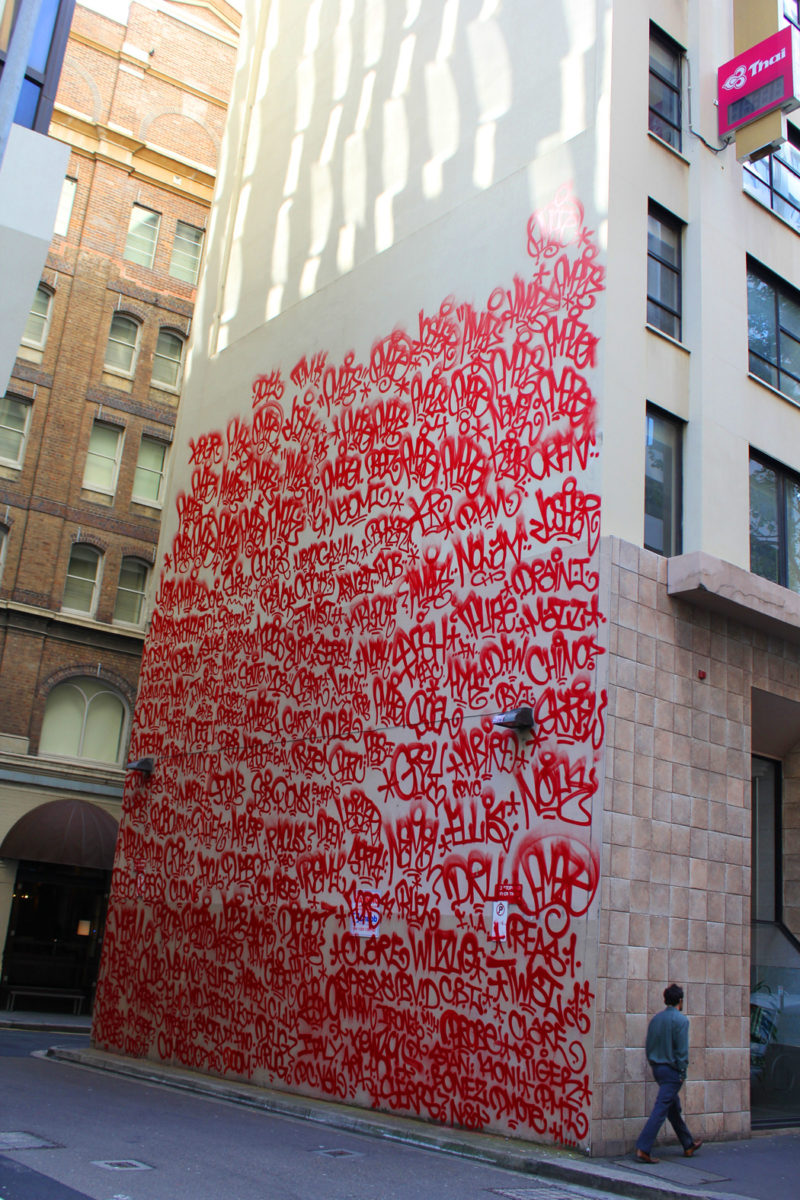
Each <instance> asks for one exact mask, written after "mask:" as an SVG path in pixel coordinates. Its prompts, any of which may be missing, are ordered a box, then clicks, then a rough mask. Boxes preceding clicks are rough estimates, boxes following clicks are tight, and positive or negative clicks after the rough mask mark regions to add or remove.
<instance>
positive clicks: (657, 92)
mask: <svg viewBox="0 0 800 1200" xmlns="http://www.w3.org/2000/svg"><path fill="white" fill-rule="evenodd" d="M650 112H651V122H650V128H651V129H652V127H653V123H652V116H653V115H654V114H657V115H658V116H660V117H664V119H665V120H666V121H668V122H669V124H670V125H671V126H675V125H677V124H678V123H679V121H680V115H681V113H680V102H679V98H678V93H677V92H675V91H673V90H672V88H670V87H668V86H667V85H666V84H665V83H662V81H661V80H660V79H657V78H656V77H655V76H654V75H651V76H650ZM671 132H673V133H674V129H673V130H672V131H671Z"/></svg>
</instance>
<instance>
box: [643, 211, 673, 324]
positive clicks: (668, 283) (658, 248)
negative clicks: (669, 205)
mask: <svg viewBox="0 0 800 1200" xmlns="http://www.w3.org/2000/svg"><path fill="white" fill-rule="evenodd" d="M647 322H648V324H649V325H654V326H655V328H656V329H660V330H661V331H662V333H668V334H669V336H670V337H674V338H676V339H677V340H678V341H680V336H681V223H680V221H678V220H676V218H675V217H673V216H670V214H669V213H667V212H665V211H664V210H663V209H661V208H658V206H657V205H654V204H652V203H651V204H650V208H649V210H648V214H647Z"/></svg>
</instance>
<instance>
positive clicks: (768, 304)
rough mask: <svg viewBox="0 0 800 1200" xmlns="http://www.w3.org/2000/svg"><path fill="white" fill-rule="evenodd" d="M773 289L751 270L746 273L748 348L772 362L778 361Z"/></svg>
mask: <svg viewBox="0 0 800 1200" xmlns="http://www.w3.org/2000/svg"><path fill="white" fill-rule="evenodd" d="M776 320H777V318H776V313H775V290H774V288H773V287H772V286H771V285H770V284H768V283H767V282H766V280H764V279H761V278H759V276H758V275H755V274H753V272H751V271H750V272H748V274H747V326H748V339H749V343H750V349H751V350H754V351H755V352H756V353H757V354H759V355H761V357H762V358H766V359H768V360H769V361H770V362H772V363H777V361H778V337H777V330H776Z"/></svg>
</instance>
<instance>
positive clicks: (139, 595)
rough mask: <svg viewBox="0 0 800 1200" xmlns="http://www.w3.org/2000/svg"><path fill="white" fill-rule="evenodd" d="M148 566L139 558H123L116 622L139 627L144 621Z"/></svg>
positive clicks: (116, 606) (115, 614)
mask: <svg viewBox="0 0 800 1200" xmlns="http://www.w3.org/2000/svg"><path fill="white" fill-rule="evenodd" d="M146 586H147V565H146V564H145V563H143V562H141V561H140V560H139V559H137V558H123V560H122V567H121V569H120V573H119V587H118V589H117V602H116V605H115V608H114V620H115V621H125V622H126V623H127V624H129V625H138V624H139V623H140V621H141V619H142V609H143V606H144V593H145V588H146Z"/></svg>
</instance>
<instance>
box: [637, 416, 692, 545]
mask: <svg viewBox="0 0 800 1200" xmlns="http://www.w3.org/2000/svg"><path fill="white" fill-rule="evenodd" d="M648 417H654V418H656V417H657V418H658V419H659V420H662V421H664V422H665V423H666V424H668V425H672V426H673V427H674V428H675V429H676V430H677V432H678V434H679V439H678V454H677V462H676V464H675V477H674V479H673V484H674V488H675V533H674V538H673V545H672V547H671V548H670V549H669V550H657V549H656V548H655V547H654V546H648V545H647V543H646V542H645V540H644V537H643V538H642V545H643V546H644V548H645V550H650V551H652V553H653V554H659V555H661V556H662V557H663V558H673V557H674V556H675V555H676V554H681V553H682V552H683V433H684V430H685V428H686V422H685V421H682V420H681V418H680V417H676V416H675V414H674V413H671V412H667V411H666V410H665V409H663V408H659V407H658V405H657V404H650V402H649V401H648V403H647V406H646V409H645V421H647V418H648ZM646 436H647V435H646V426H645V438H646ZM646 446H647V442H646V440H645V448H646ZM644 473H645V488H646V487H647V461H646V459H645V472H644Z"/></svg>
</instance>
